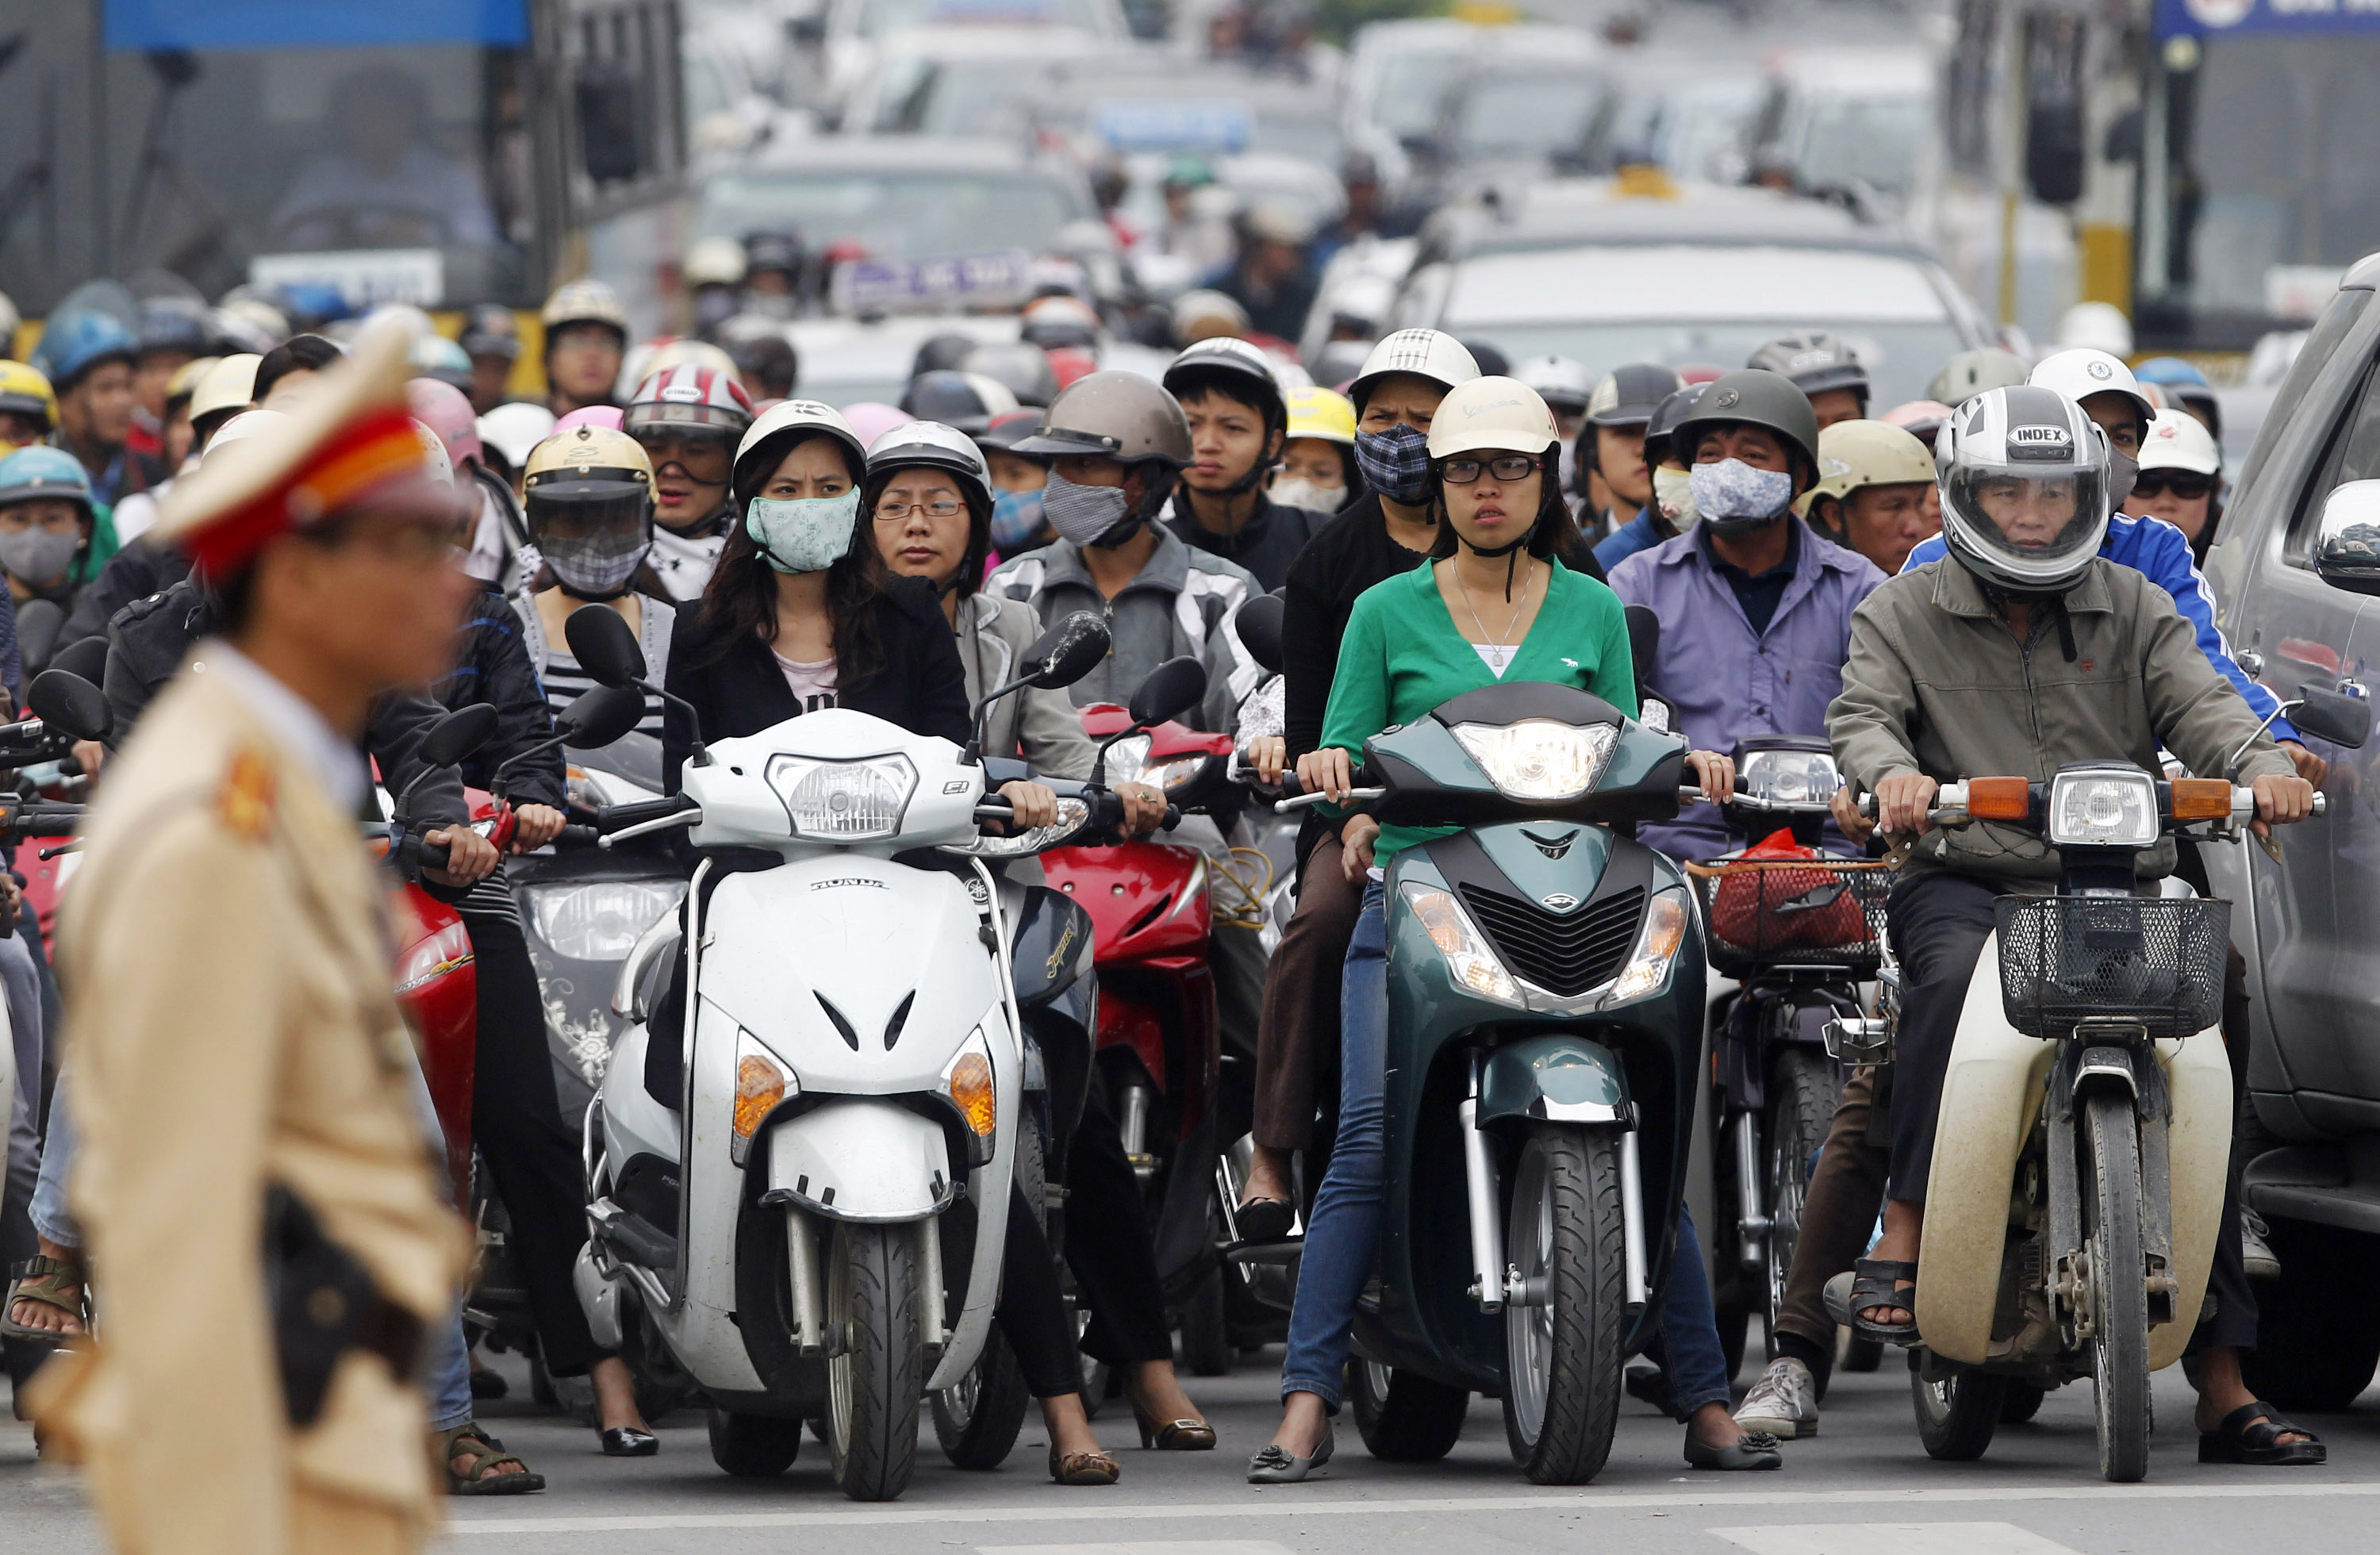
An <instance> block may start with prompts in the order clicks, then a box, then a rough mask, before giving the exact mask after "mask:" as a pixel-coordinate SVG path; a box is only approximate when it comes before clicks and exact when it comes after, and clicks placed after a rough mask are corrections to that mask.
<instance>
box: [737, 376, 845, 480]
mask: <svg viewBox="0 0 2380 1555" xmlns="http://www.w3.org/2000/svg"><path fill="white" fill-rule="evenodd" d="M814 434H815V435H823V436H827V437H831V438H833V439H834V440H835V441H836V442H837V443H841V444H843V446H844V450H845V451H846V452H847V453H849V454H850V456H851V469H852V473H853V475H854V476H855V477H856V476H857V475H859V473H860V472H861V471H863V470H865V469H866V468H868V445H867V444H866V443H862V442H860V441H859V434H858V433H857V432H856V431H852V430H851V423H850V422H849V421H846V420H844V419H843V412H842V411H840V410H837V409H836V408H835V407H833V406H832V405H829V404H827V403H825V402H824V401H823V400H815V399H789V400H784V401H783V402H781V403H779V404H777V405H773V406H771V407H769V411H768V414H766V415H764V416H762V417H761V418H760V419H759V420H757V421H755V422H753V423H752V425H751V428H750V430H749V431H746V432H745V434H744V441H743V442H741V443H737V444H736V445H735V469H734V471H733V473H731V474H730V475H729V477H728V480H729V483H730V487H729V489H730V490H732V491H734V492H737V493H739V496H738V500H739V501H740V500H742V499H741V495H740V494H741V493H742V492H743V491H744V488H745V485H746V482H747V477H750V478H753V480H755V482H756V483H757V480H758V479H759V477H761V476H764V475H765V474H766V473H767V472H766V471H762V470H759V469H758V468H757V467H758V465H759V461H760V460H761V459H762V458H764V457H766V456H767V452H768V447H769V446H770V445H774V446H775V448H776V450H777V455H776V456H777V457H778V458H779V459H783V457H784V456H785V455H786V453H788V452H790V451H791V450H792V448H793V446H794V444H795V443H799V442H800V441H801V440H802V439H803V438H804V437H807V436H811V435H814ZM771 468H772V469H773V468H775V467H774V466H773V465H771Z"/></svg>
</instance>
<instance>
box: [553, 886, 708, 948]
mask: <svg viewBox="0 0 2380 1555" xmlns="http://www.w3.org/2000/svg"><path fill="white" fill-rule="evenodd" d="M685 894H686V886H685V885H684V883H683V882H681V881H587V882H586V883H584V884H572V885H545V886H531V887H529V889H528V909H529V917H530V919H531V921H532V923H533V925H534V926H535V928H536V929H537V937H538V938H539V939H540V940H541V941H543V942H545V943H546V944H548V945H550V946H552V947H553V954H556V955H559V956H561V957H563V958H564V959H565V960H569V961H619V960H622V959H624V958H625V956H626V955H627V954H628V953H629V952H630V951H631V950H634V949H635V948H636V944H637V941H638V940H639V939H641V938H643V937H644V932H645V930H646V929H650V928H651V927H652V926H653V921H654V920H655V919H656V918H658V917H661V916H662V914H663V913H666V912H670V911H672V910H674V908H675V907H676V906H677V905H678V901H679V899H680V898H681V897H683V896H685Z"/></svg>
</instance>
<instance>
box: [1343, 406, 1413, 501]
mask: <svg viewBox="0 0 2380 1555" xmlns="http://www.w3.org/2000/svg"><path fill="white" fill-rule="evenodd" d="M1355 468H1357V469H1360V470H1362V471H1363V472H1364V480H1365V481H1366V483H1367V484H1368V485H1370V487H1371V488H1372V490H1374V491H1375V492H1379V493H1380V495H1382V496H1384V497H1386V498H1388V499H1389V500H1390V502H1395V503H1403V504H1404V505H1405V506H1407V507H1413V506H1415V505H1417V504H1419V503H1420V502H1421V500H1422V498H1424V497H1426V496H1427V495H1428V494H1429V434H1428V433H1427V432H1425V431H1422V430H1421V429H1420V428H1419V427H1415V426H1408V425H1407V424H1405V423H1404V422H1403V421H1400V422H1398V423H1397V424H1396V425H1395V426H1393V427H1390V429H1389V430H1388V431H1376V432H1375V431H1359V432H1357V433H1356V434H1355Z"/></svg>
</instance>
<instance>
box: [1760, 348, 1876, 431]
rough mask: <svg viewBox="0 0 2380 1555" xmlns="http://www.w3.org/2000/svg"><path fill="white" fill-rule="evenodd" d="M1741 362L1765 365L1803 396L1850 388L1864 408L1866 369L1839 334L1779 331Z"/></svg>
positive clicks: (1865, 399) (1865, 403) (1764, 366)
mask: <svg viewBox="0 0 2380 1555" xmlns="http://www.w3.org/2000/svg"><path fill="white" fill-rule="evenodd" d="M1743 365H1744V366H1746V367H1760V368H1767V370H1768V371H1771V372H1774V373H1776V374H1778V375H1779V377H1783V378H1789V379H1791V380H1792V383H1793V386H1794V387H1795V388H1797V389H1799V390H1801V391H1802V392H1803V394H1805V395H1817V394H1824V393H1826V392H1827V391H1828V390H1829V389H1849V390H1851V391H1852V393H1853V394H1856V395H1859V402H1860V408H1861V409H1862V410H1863V411H1864V410H1865V409H1866V408H1867V395H1868V384H1867V369H1865V368H1864V367H1862V366H1861V365H1860V362H1859V357H1858V355H1857V354H1856V353H1855V352H1853V351H1852V348H1851V346H1848V345H1846V344H1845V343H1844V341H1843V339H1842V337H1841V336H1840V335H1838V334H1832V333H1831V332H1829V331H1827V330H1822V329H1810V330H1796V331H1794V332H1793V333H1792V334H1780V335H1779V336H1778V337H1777V338H1776V339H1774V340H1772V341H1770V342H1768V343H1767V345H1765V346H1761V347H1760V349H1758V350H1756V351H1755V352H1753V353H1752V359H1751V360H1749V361H1747V362H1745V363H1744V364H1743Z"/></svg>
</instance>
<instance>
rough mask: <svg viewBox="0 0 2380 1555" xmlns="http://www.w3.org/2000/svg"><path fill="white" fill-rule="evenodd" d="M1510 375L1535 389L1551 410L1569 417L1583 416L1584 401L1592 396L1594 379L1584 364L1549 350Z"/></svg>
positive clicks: (1520, 365)
mask: <svg viewBox="0 0 2380 1555" xmlns="http://www.w3.org/2000/svg"><path fill="white" fill-rule="evenodd" d="M1512 376H1513V377H1515V378H1517V379H1519V380H1520V381H1521V382H1522V383H1526V384H1527V385H1528V386H1529V387H1531V388H1532V389H1535V390H1536V391H1537V393H1538V394H1539V395H1542V396H1543V397H1544V399H1545V402H1546V403H1547V404H1548V405H1549V406H1552V407H1554V409H1555V410H1557V411H1560V412H1563V413H1566V414H1569V415H1572V416H1584V415H1585V414H1586V405H1587V402H1588V401H1589V400H1591V399H1593V398H1594V397H1595V380H1594V379H1593V378H1591V377H1589V376H1588V375H1587V371H1586V368H1585V365H1583V364H1582V363H1579V362H1575V361H1573V360H1572V359H1571V358H1568V357H1558V356H1555V355H1553V354H1552V353H1550V352H1548V354H1547V355H1545V356H1542V357H1531V358H1529V359H1528V360H1526V361H1524V362H1522V363H1520V364H1518V365H1517V366H1515V367H1514V368H1513V369H1512Z"/></svg>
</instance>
